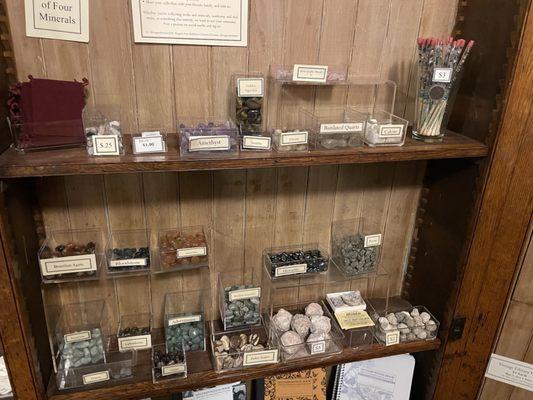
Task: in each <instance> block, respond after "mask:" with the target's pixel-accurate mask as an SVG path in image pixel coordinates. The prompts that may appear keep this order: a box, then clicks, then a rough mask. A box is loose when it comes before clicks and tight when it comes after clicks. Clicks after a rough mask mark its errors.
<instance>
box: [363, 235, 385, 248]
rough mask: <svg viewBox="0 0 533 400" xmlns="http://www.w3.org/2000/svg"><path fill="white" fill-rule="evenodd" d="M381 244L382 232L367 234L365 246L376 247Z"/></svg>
mask: <svg viewBox="0 0 533 400" xmlns="http://www.w3.org/2000/svg"><path fill="white" fill-rule="evenodd" d="M380 244H381V233H378V234H376V235H367V236H365V247H375V246H379V245H380Z"/></svg>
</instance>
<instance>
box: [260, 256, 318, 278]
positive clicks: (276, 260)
mask: <svg viewBox="0 0 533 400" xmlns="http://www.w3.org/2000/svg"><path fill="white" fill-rule="evenodd" d="M268 258H269V259H270V263H271V268H272V269H271V274H272V276H276V268H278V267H285V266H290V265H296V264H307V273H316V272H324V271H327V269H328V259H327V258H326V257H324V256H323V255H322V253H321V252H320V250H306V251H301V250H298V251H292V252H286V251H284V252H281V253H270V254H268Z"/></svg>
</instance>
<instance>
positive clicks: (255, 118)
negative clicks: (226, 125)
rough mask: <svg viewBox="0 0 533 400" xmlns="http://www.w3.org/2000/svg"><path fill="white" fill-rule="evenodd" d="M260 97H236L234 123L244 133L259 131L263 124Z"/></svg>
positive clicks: (261, 99)
mask: <svg viewBox="0 0 533 400" xmlns="http://www.w3.org/2000/svg"><path fill="white" fill-rule="evenodd" d="M262 108H263V98H262V97H237V101H236V110H235V121H236V122H237V124H238V125H239V126H240V127H241V129H242V130H244V131H248V132H249V131H256V130H258V129H259V130H260V128H261V124H262V123H263V114H262Z"/></svg>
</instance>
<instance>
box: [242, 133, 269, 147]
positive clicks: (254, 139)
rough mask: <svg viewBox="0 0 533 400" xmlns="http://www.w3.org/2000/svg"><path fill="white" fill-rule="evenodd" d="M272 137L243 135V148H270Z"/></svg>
mask: <svg viewBox="0 0 533 400" xmlns="http://www.w3.org/2000/svg"><path fill="white" fill-rule="evenodd" d="M271 142H272V140H271V138H269V137H264V136H243V137H242V148H243V149H252V150H255V149H257V150H270V146H271Z"/></svg>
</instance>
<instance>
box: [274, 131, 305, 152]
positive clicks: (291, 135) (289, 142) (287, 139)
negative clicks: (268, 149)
mask: <svg viewBox="0 0 533 400" xmlns="http://www.w3.org/2000/svg"><path fill="white" fill-rule="evenodd" d="M270 134H271V136H272V141H273V143H274V148H275V149H276V151H278V152H286V151H308V150H309V142H310V139H311V135H310V133H309V130H304V129H301V128H300V127H294V128H290V127H289V128H287V127H283V128H276V129H273V130H271V131H270Z"/></svg>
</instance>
